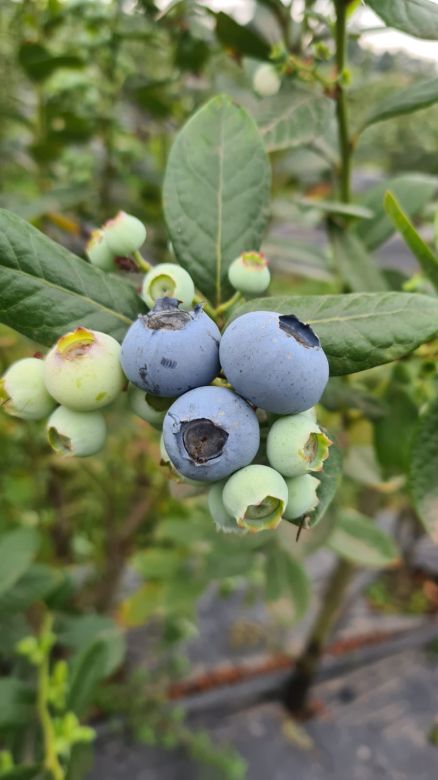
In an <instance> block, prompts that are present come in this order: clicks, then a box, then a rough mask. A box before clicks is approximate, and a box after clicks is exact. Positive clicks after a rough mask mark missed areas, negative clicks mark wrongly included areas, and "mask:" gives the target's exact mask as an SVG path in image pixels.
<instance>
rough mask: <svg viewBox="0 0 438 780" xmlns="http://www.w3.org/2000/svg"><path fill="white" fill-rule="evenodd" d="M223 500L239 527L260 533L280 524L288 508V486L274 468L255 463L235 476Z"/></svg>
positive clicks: (229, 482) (228, 483)
mask: <svg viewBox="0 0 438 780" xmlns="http://www.w3.org/2000/svg"><path fill="white" fill-rule="evenodd" d="M222 498H223V502H224V506H225V509H226V511H227V512H228V514H230V515H231V517H233V518H234V519H235V520H236V523H237V525H238V527H239V528H244V529H245V530H247V531H251V532H252V533H257V532H258V531H265V530H267V529H272V528H277V526H278V525H279V523H280V521H281V518H282V516H283V513H284V510H285V508H286V505H287V485H286V482H285V481H284V479H283V477H282V476H281V474H279V473H278V472H277V471H275V470H274V469H271V468H269V466H259V465H254V464H253V465H251V466H245V468H243V469H240V471H236V472H235V473H234V474H232V476H231V477H230V478H229V479H228V480H227V482H226V484H225V487H224V490H223V493H222Z"/></svg>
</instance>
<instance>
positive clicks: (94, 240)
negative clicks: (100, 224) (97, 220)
mask: <svg viewBox="0 0 438 780" xmlns="http://www.w3.org/2000/svg"><path fill="white" fill-rule="evenodd" d="M85 253H86V255H87V257H88V259H89V261H90V263H92V265H95V266H96V267H97V268H101V269H102V271H115V265H114V253H113V252H111V249H110V248H109V246H108V244H107V243H106V240H105V233H104V231H103V230H93V232H92V234H91V237H90V240H89V241H88V243H87V244H86V246H85Z"/></svg>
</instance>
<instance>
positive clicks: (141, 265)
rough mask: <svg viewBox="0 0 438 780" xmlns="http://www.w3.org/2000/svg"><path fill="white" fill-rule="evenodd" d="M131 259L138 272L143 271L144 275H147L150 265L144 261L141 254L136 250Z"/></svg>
mask: <svg viewBox="0 0 438 780" xmlns="http://www.w3.org/2000/svg"><path fill="white" fill-rule="evenodd" d="M132 259H133V260H134V263H135V264H136V266H137V268H138V270H139V271H144V272H145V274H147V272H148V271H150V270H151V268H152V266H151V264H150V263H148V261H147V260H145V258H144V257H143V255H142V253H141V252H140V251H139V250H138V249H136V250H135V252H133V253H132Z"/></svg>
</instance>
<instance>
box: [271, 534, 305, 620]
mask: <svg viewBox="0 0 438 780" xmlns="http://www.w3.org/2000/svg"><path fill="white" fill-rule="evenodd" d="M265 573H266V596H267V598H268V600H269V601H275V600H276V599H279V598H281V597H282V596H283V597H286V598H287V599H288V602H289V604H290V606H291V608H292V610H293V621H294V622H296V621H297V620H300V618H302V616H303V615H304V614H305V612H306V610H307V607H308V606H309V602H310V593H311V588H310V582H309V578H308V576H307V574H306V571H305V569H304V567H303V566H302V564H301V563H299V562H298V561H297V560H295V559H294V558H291V556H290V555H289V554H288V553H287V552H286V551H285V550H283V549H282V548H281V547H279V546H278V545H277V544H276V543H274V544H271V545H269V547H268V548H267V550H266V559H265Z"/></svg>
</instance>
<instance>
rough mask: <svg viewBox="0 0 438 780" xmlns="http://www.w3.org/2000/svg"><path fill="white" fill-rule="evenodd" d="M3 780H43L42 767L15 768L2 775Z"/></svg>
mask: <svg viewBox="0 0 438 780" xmlns="http://www.w3.org/2000/svg"><path fill="white" fill-rule="evenodd" d="M0 778H1V780H43V773H42V770H41V767H40V766H37V765H35V766H15V767H14V768H13V769H8V770H7V771H6V772H2V773H1V775H0Z"/></svg>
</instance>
